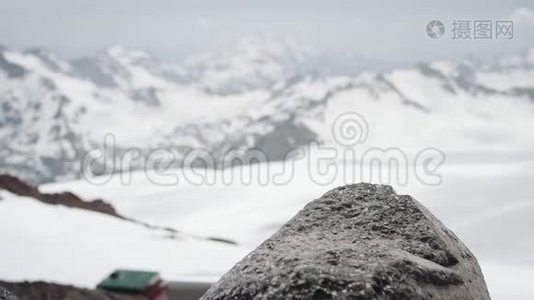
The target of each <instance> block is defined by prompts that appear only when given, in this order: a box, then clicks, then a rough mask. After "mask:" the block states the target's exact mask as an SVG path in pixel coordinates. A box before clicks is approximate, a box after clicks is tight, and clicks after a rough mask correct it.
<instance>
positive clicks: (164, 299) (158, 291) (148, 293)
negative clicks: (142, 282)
mask: <svg viewBox="0 0 534 300" xmlns="http://www.w3.org/2000/svg"><path fill="white" fill-rule="evenodd" d="M143 296H145V297H147V298H148V299H149V300H169V293H168V291H167V284H166V283H165V282H164V281H162V280H158V281H156V283H154V284H153V285H151V286H149V287H148V288H147V289H146V290H145V291H144V292H143Z"/></svg>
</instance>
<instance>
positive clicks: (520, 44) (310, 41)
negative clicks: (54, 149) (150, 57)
mask: <svg viewBox="0 0 534 300" xmlns="http://www.w3.org/2000/svg"><path fill="white" fill-rule="evenodd" d="M467 2H468V1H465V0H464V1H450V0H442V1H428V0H426V1H378V0H373V1H354V0H347V1H327V0H323V1H314V0H298V1H288V0H268V1H251V0H248V1H202V0H196V1H154V0H152V1H133V0H112V1H110V0H107V1H99V0H92V1H76V0H47V1H42V0H35V1H23V0H13V1H11V0H2V1H1V2H0V44H3V45H5V46H7V47H12V48H17V49H18V48H27V47H35V46H36V47H44V48H46V49H48V50H51V51H54V52H56V53H58V54H60V55H62V56H66V57H68V58H74V57H79V56H84V55H92V54H94V53H95V52H96V51H98V50H100V49H102V48H105V47H107V46H109V45H111V44H117V43H119V44H124V45H126V46H130V47H135V48H142V49H145V50H148V51H150V52H152V53H153V54H155V55H156V56H158V57H159V58H160V59H162V60H167V61H180V60H182V59H183V58H184V57H185V56H187V55H190V54H193V53H198V52H200V51H208V50H214V49H218V48H219V47H224V46H228V45H231V44H232V43H234V42H235V40H236V39H237V38H239V37H240V36H246V35H251V34H256V33H261V34H264V35H268V36H271V37H275V38H278V37H285V38H287V37H290V38H293V39H296V40H297V41H299V43H302V44H303V45H308V46H310V47H311V48H312V49H315V50H316V51H320V52H326V53H330V55H334V56H335V55H341V54H347V53H350V54H356V55H359V56H361V57H365V58H368V59H377V60H385V61H396V62H414V61H424V60H431V59H436V58H455V57H461V56H465V55H472V56H488V55H493V54H496V53H500V52H518V51H524V50H526V49H527V48H529V47H533V46H534V2H533V1H526V0H525V1H510V0H509V1H488V0H486V1H482V0H481V1H469V3H467ZM433 19H437V20H441V21H443V23H445V26H446V35H445V36H444V37H443V38H441V39H436V40H434V39H430V38H429V37H428V36H427V35H426V32H425V27H426V24H427V23H428V22H429V21H430V20H433ZM455 19H470V20H477V19H485V20H493V21H496V20H513V21H514V22H515V23H514V38H513V39H512V40H502V39H501V40H495V39H492V40H484V41H483V40H468V41H465V40H461V41H459V40H452V38H451V36H450V30H451V22H452V21H453V20H455Z"/></svg>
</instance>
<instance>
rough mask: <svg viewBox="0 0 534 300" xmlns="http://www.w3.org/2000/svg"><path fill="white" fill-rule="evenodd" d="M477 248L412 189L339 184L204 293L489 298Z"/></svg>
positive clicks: (224, 296)
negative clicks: (399, 190) (467, 243)
mask: <svg viewBox="0 0 534 300" xmlns="http://www.w3.org/2000/svg"><path fill="white" fill-rule="evenodd" d="M489 298H490V297H489V294H488V291H487V287H486V284H485V282H484V278H483V276H482V272H481V270H480V267H479V265H478V263H477V260H476V258H475V257H474V255H473V254H472V253H471V252H470V251H469V250H468V249H467V248H466V247H465V246H464V244H463V243H462V242H461V241H460V240H459V239H458V238H457V237H456V236H455V235H454V233H452V232H451V231H450V230H448V229H447V228H445V226H444V225H443V224H442V223H441V222H440V221H439V220H437V219H436V218H435V217H434V216H433V215H432V214H431V213H430V212H429V211H428V210H427V209H425V208H424V207H423V206H422V205H421V204H420V203H418V202H417V201H415V200H414V199H413V198H411V197H410V196H405V195H397V194H396V193H395V192H394V191H393V189H392V188H391V187H389V186H385V185H372V184H365V183H360V184H354V185H348V186H343V187H339V188H336V189H334V190H331V191H329V192H328V193H326V194H324V195H323V196H322V197H321V198H319V199H316V200H314V201H312V202H311V203H309V204H308V205H306V207H305V208H304V209H303V210H301V211H300V212H299V213H298V214H297V215H296V216H295V217H293V219H291V220H290V221H289V222H288V223H287V224H285V225H284V226H283V227H282V228H281V229H280V230H279V231H278V232H277V233H275V234H274V235H273V236H272V237H271V238H269V239H268V240H266V241H265V242H264V243H263V244H261V245H260V246H259V247H258V248H257V249H256V250H254V251H253V252H252V253H250V254H249V255H247V256H246V257H245V258H244V259H243V260H242V261H241V262H239V263H238V264H237V265H236V266H234V268H232V270H230V271H229V272H228V273H227V274H226V275H224V276H223V277H222V278H221V280H220V281H219V282H218V283H217V284H215V285H214V286H213V287H212V288H211V289H210V290H209V291H208V292H207V293H206V294H205V295H204V296H203V297H202V298H201V299H204V300H211V299H489Z"/></svg>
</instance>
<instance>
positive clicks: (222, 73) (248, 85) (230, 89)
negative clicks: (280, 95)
mask: <svg viewBox="0 0 534 300" xmlns="http://www.w3.org/2000/svg"><path fill="white" fill-rule="evenodd" d="M306 57H307V50H306V49H302V47H299V46H298V44H297V43H296V42H294V41H292V40H276V39H272V38H268V37H265V36H261V35H255V36H249V37H245V38H241V39H239V40H238V41H237V43H236V45H235V46H234V47H231V48H229V49H226V50H223V51H221V52H217V53H205V54H202V55H197V56H195V57H193V58H191V59H189V60H188V62H187V63H186V65H185V68H186V70H187V72H188V73H189V75H190V77H191V78H192V79H193V80H196V81H199V82H201V84H202V85H203V86H204V87H206V88H207V89H208V90H211V91H214V92H218V93H234V92H243V91H247V90H251V89H255V88H259V87H268V86H272V85H273V84H276V83H277V82H280V81H285V80H288V79H289V78H292V77H294V76H297V75H298V74H299V73H300V72H299V71H300V70H299V68H300V67H301V65H302V63H303V61H304V60H305V59H306Z"/></svg>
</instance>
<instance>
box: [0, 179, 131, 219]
mask: <svg viewBox="0 0 534 300" xmlns="http://www.w3.org/2000/svg"><path fill="white" fill-rule="evenodd" d="M0 189H5V190H7V191H9V192H11V193H13V194H16V195H19V196H26V197H32V198H35V199H37V200H40V201H42V202H45V203H47V204H56V205H64V206H67V207H74V208H80V209H85V210H90V211H95V212H100V213H104V214H108V215H112V216H115V217H121V216H119V215H118V214H117V212H116V211H115V209H114V208H113V206H112V205H111V204H109V203H106V202H104V201H103V200H100V199H97V200H91V201H86V200H82V199H81V198H80V197H78V196H76V195H75V194H73V193H70V192H63V193H53V194H47V193H41V192H40V191H39V189H38V188H36V187H34V186H31V185H29V184H27V183H26V182H24V181H22V180H20V179H18V178H17V177H14V176H10V175H0ZM121 218H122V217H121Z"/></svg>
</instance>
